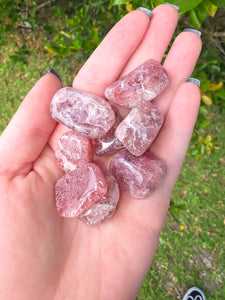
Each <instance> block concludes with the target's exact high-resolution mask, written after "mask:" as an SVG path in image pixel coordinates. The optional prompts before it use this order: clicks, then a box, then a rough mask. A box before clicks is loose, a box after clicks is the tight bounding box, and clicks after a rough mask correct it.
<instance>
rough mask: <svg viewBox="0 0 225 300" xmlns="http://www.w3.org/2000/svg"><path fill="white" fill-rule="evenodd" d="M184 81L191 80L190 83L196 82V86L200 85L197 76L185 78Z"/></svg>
mask: <svg viewBox="0 0 225 300" xmlns="http://www.w3.org/2000/svg"><path fill="white" fill-rule="evenodd" d="M186 82H192V83H194V84H196V85H197V86H198V87H200V85H201V82H200V80H198V79H197V78H187V79H186Z"/></svg>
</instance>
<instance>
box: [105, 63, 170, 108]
mask: <svg viewBox="0 0 225 300" xmlns="http://www.w3.org/2000/svg"><path fill="white" fill-rule="evenodd" d="M168 83H169V77H168V75H167V73H166V70H165V69H164V68H163V66H162V65H161V64H160V63H159V62H157V61H156V60H154V59H149V60H147V61H146V62H145V63H143V64H142V65H140V66H139V67H138V68H136V69H135V70H133V71H132V72H130V73H128V74H126V75H124V76H122V77H121V78H120V79H119V80H117V81H115V82H113V83H112V84H111V85H110V86H108V87H107V88H106V90H105V97H106V98H107V99H108V100H110V101H111V102H113V103H116V104H118V105H121V106H127V107H135V106H137V105H139V103H140V102H144V101H150V100H152V99H153V98H155V97H156V96H157V95H159V94H160V93H161V92H162V91H163V90H164V89H165V88H166V87H167V85H168Z"/></svg>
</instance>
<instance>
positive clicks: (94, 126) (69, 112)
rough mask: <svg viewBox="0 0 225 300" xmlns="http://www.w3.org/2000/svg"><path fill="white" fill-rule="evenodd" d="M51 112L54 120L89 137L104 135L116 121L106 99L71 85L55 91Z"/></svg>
mask: <svg viewBox="0 0 225 300" xmlns="http://www.w3.org/2000/svg"><path fill="white" fill-rule="evenodd" d="M50 112H51V115H52V118H53V119H54V120H56V121H58V122H60V123H62V124H64V125H65V126H67V127H69V128H70V129H73V130H76V131H77V132H79V133H80V134H81V135H84V136H87V137H89V138H99V137H102V136H103V135H105V134H106V132H107V131H108V130H109V129H110V128H111V127H112V126H113V124H114V123H115V115H114V111H113V109H112V108H111V106H110V105H109V103H108V102H107V101H106V100H105V99H103V98H101V97H99V96H96V95H94V94H90V93H86V92H83V91H79V90H76V89H73V88H71V87H64V88H62V89H60V90H58V91H57V92H56V93H55V95H54V96H53V98H52V101H51V105H50Z"/></svg>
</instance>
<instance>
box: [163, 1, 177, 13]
mask: <svg viewBox="0 0 225 300" xmlns="http://www.w3.org/2000/svg"><path fill="white" fill-rule="evenodd" d="M163 4H169V5H171V6H173V7H174V8H175V9H176V10H177V11H179V10H180V7H179V6H177V5H175V4H172V3H169V2H163Z"/></svg>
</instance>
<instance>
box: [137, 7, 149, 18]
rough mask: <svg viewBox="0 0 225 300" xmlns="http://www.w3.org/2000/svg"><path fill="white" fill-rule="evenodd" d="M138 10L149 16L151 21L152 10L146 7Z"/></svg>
mask: <svg viewBox="0 0 225 300" xmlns="http://www.w3.org/2000/svg"><path fill="white" fill-rule="evenodd" d="M136 10H141V11H143V12H145V13H146V14H147V15H148V16H149V19H151V17H152V11H151V10H150V9H147V8H145V7H138V8H137V9H136Z"/></svg>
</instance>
